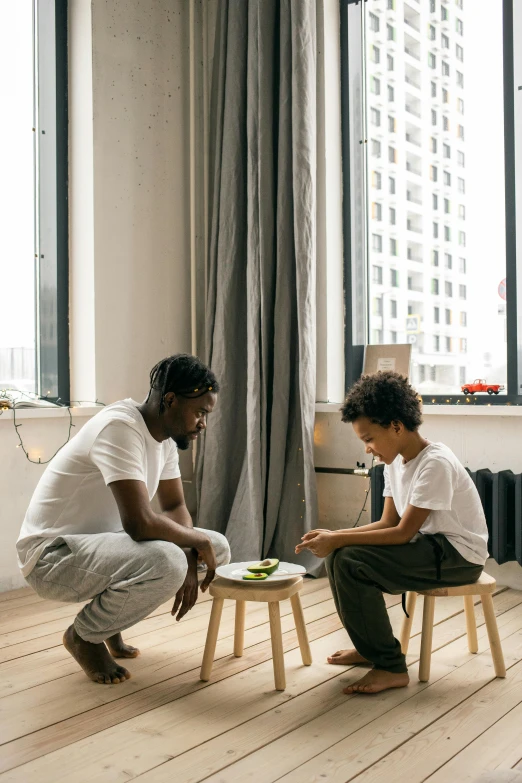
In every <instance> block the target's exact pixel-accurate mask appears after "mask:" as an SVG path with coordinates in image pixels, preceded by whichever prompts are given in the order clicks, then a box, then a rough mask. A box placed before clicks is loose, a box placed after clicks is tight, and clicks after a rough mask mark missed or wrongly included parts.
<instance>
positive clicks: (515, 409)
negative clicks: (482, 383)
mask: <svg viewBox="0 0 522 783" xmlns="http://www.w3.org/2000/svg"><path fill="white" fill-rule="evenodd" d="M341 405H342V402H316V403H315V412H316V413H339V408H340V407H341ZM422 413H423V415H424V416H463V415H464V416H522V405H488V404H487V403H485V404H484V405H476V404H474V403H471V404H470V403H465V402H464V403H462V404H459V405H426V406H425V407H424V408H423V409H422Z"/></svg>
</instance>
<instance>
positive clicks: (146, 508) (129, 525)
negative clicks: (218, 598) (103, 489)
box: [109, 479, 216, 570]
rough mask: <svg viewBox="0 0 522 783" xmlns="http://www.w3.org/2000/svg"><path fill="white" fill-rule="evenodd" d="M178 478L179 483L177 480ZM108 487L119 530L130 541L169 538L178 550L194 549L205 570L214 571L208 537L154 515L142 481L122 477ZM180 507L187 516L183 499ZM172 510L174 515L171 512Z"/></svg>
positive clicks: (182, 514)
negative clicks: (114, 506)
mask: <svg viewBox="0 0 522 783" xmlns="http://www.w3.org/2000/svg"><path fill="white" fill-rule="evenodd" d="M179 481H180V484H181V479H180V480H179ZM109 487H110V488H111V491H112V494H113V495H114V499H115V500H116V503H117V505H118V510H119V512H120V517H121V522H122V525H123V529H124V530H125V532H126V533H128V535H129V536H130V537H131V538H132V539H133V540H134V541H149V540H151V539H156V540H160V541H170V542H171V543H173V544H177V546H179V547H181V548H182V549H185V548H191V549H196V550H197V552H198V553H199V554H200V555H201V558H202V560H203V561H204V562H205V563H206V564H207V566H208V568H209V570H215V568H216V558H215V554H214V549H213V547H212V544H211V543H210V539H209V538H208V536H206V535H205V534H204V533H201V532H200V531H199V530H194V529H193V528H192V526H190V527H188V526H185V525H184V524H182V523H181V522H180V521H178V519H177V518H176V519H173V518H170V517H169V516H167V515H165V514H156V513H155V511H153V509H152V507H151V505H150V501H149V495H148V492H147V487H146V485H145V483H144V482H143V481H136V480H133V479H124V480H122V481H113V482H112V483H111V484H109ZM181 491H183V490H181ZM183 506H184V507H185V512H186V514H187V515H188V516H189V517H190V515H189V514H188V511H187V510H186V506H185V503H184V502H183ZM185 512H183V511H182V512H181V514H180V518H181V519H184V520H186V517H185ZM173 513H174V514H176V512H175V511H174V512H173Z"/></svg>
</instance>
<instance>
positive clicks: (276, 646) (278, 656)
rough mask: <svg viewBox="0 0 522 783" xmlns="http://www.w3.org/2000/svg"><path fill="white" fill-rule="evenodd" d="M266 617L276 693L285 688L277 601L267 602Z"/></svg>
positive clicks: (281, 637)
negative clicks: (268, 622) (268, 623)
mask: <svg viewBox="0 0 522 783" xmlns="http://www.w3.org/2000/svg"><path fill="white" fill-rule="evenodd" d="M268 616H269V618H270V637H271V642H272V658H273V662H274V681H275V687H276V691H284V689H285V688H286V678H285V659H284V657H283V636H282V634H281V615H280V613H279V601H269V602H268Z"/></svg>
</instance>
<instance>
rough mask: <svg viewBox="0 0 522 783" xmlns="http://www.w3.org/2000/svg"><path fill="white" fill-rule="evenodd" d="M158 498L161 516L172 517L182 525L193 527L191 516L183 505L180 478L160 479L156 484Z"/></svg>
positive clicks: (183, 497)
mask: <svg viewBox="0 0 522 783" xmlns="http://www.w3.org/2000/svg"><path fill="white" fill-rule="evenodd" d="M158 500H159V503H160V506H161V513H162V515H163V516H165V517H168V518H169V519H172V520H173V521H174V522H177V524H178V525H182V526H183V527H189V528H191V527H194V525H193V524H192V517H191V516H190V514H189V512H188V509H187V506H186V505H185V495H184V494H183V484H182V483H181V478H175V479H166V480H165V481H160V483H159V485H158Z"/></svg>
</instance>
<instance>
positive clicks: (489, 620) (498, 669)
mask: <svg viewBox="0 0 522 783" xmlns="http://www.w3.org/2000/svg"><path fill="white" fill-rule="evenodd" d="M480 598H481V599H482V608H483V610H484V620H485V621H486V629H487V632H488V639H489V646H490V648H491V657H492V658H493V666H494V667H495V675H496V676H497V677H505V676H506V665H505V663H504V655H503V653H502V645H501V643H500V636H499V634H498V626H497V618H496V617H495V610H494V608H493V598H492V597H491V595H489V594H487V595H481V596H480Z"/></svg>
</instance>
